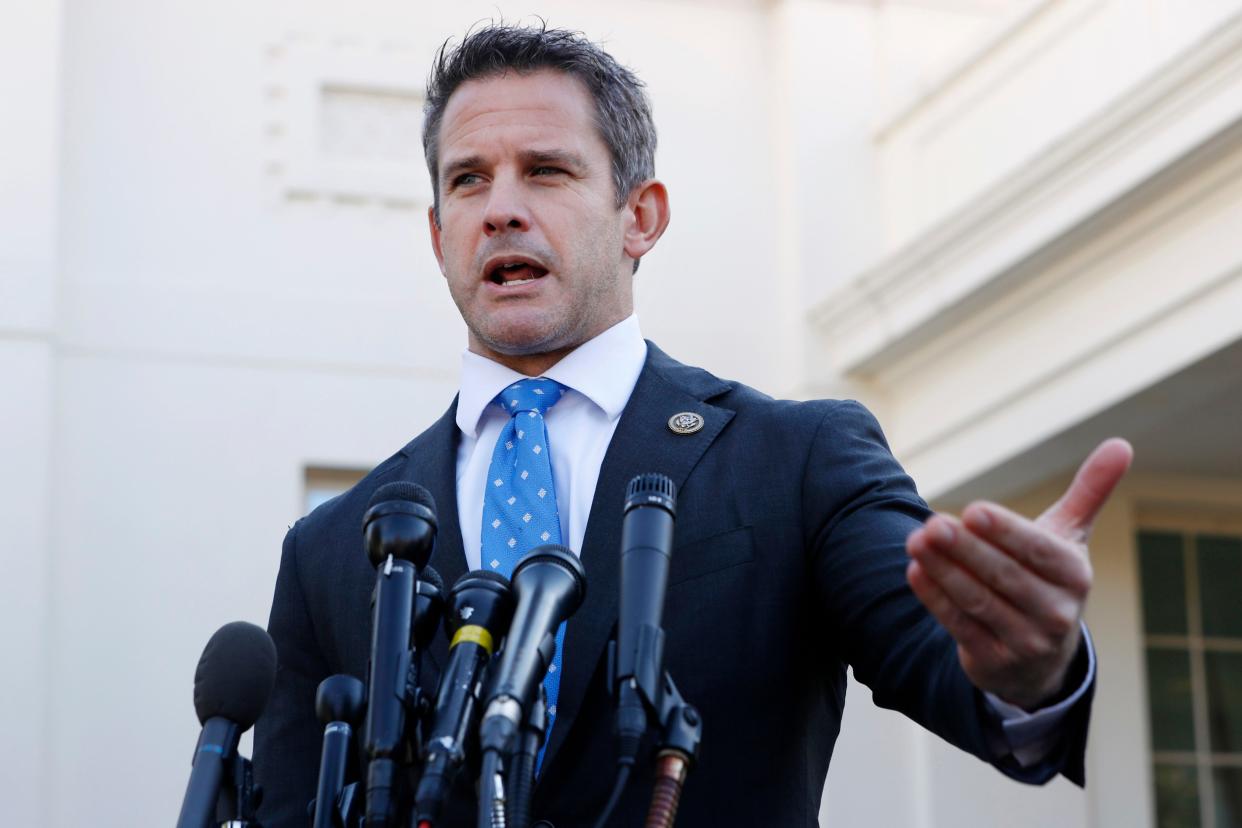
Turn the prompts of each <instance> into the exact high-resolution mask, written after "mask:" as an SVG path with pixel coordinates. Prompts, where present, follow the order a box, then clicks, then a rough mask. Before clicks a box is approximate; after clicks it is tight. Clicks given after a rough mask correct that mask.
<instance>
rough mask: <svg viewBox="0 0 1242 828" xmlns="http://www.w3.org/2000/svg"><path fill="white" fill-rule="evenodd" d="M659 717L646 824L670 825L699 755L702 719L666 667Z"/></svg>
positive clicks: (650, 826)
mask: <svg viewBox="0 0 1242 828" xmlns="http://www.w3.org/2000/svg"><path fill="white" fill-rule="evenodd" d="M659 720H660V721H661V722H662V723H663V726H662V728H661V734H660V739H659V740H658V741H657V743H656V746H655V753H656V770H655V787H654V788H653V790H652V792H651V804H650V806H649V807H648V809H647V822H646V828H672V826H673V822H674V820H676V819H677V805H678V803H679V802H680V801H681V789H682V786H683V785H685V783H686V774H687V773H689V771H690V767H691V766H692V765H693V764H694V760H695V757H697V756H698V752H699V742H700V741H701V740H702V738H703V719H702V717H701V716H699V711H698V710H696V709H695V708H694V706H693V705H691V704H688V703H687V702H686V700H685V699H683V698H682V696H681V693H680V691H678V689H677V685H675V684H674V683H673V677H672V676H671V675H669V674H668V672H667V671H665V673H664V693H663V704H662V705H661V710H660V716H659Z"/></svg>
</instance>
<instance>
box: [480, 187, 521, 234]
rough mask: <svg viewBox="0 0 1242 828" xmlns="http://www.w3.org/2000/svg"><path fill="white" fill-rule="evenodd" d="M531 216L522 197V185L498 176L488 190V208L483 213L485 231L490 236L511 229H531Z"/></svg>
mask: <svg viewBox="0 0 1242 828" xmlns="http://www.w3.org/2000/svg"><path fill="white" fill-rule="evenodd" d="M529 229H530V216H529V213H528V212H527V209H526V203H525V200H524V199H523V198H522V188H521V185H520V184H519V183H518V182H516V181H511V180H508V178H507V177H500V176H497V177H496V178H495V179H494V180H493V181H492V185H491V187H490V188H489V190H488V198H487V208H486V210H485V211H484V213H483V231H484V233H486V234H487V235H489V236H494V235H498V234H500V233H506V232H509V231H511V230H529Z"/></svg>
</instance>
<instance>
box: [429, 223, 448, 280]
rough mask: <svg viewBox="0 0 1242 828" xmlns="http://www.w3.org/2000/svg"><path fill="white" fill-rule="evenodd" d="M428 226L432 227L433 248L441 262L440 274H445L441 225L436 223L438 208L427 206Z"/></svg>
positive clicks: (437, 259)
mask: <svg viewBox="0 0 1242 828" xmlns="http://www.w3.org/2000/svg"><path fill="white" fill-rule="evenodd" d="M427 226H428V227H430V228H431V249H432V250H434V251H435V254H436V261H437V262H439V264H440V275H444V250H443V249H442V248H441V247H440V225H438V224H436V208H435V207H428V208H427Z"/></svg>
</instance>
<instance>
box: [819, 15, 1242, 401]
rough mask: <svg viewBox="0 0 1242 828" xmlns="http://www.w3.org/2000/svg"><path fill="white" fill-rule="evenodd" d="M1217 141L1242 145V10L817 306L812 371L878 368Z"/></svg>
mask: <svg viewBox="0 0 1242 828" xmlns="http://www.w3.org/2000/svg"><path fill="white" fill-rule="evenodd" d="M1222 145H1226V149H1227V148H1231V147H1234V146H1239V145H1242V14H1237V15H1234V16H1233V17H1231V18H1230V19H1229V20H1228V21H1227V22H1226V23H1225V24H1223V25H1221V26H1219V27H1218V28H1216V29H1215V30H1214V31H1213V32H1212V33H1211V34H1210V35H1209V36H1207V37H1206V38H1205V39H1203V40H1202V41H1200V42H1198V43H1196V44H1194V46H1193V47H1191V48H1189V49H1187V50H1185V51H1183V52H1182V53H1181V54H1180V55H1178V56H1177V57H1176V58H1174V59H1173V60H1171V61H1170V62H1169V63H1167V64H1165V65H1164V66H1162V67H1161V68H1160V69H1159V70H1157V71H1156V72H1154V73H1153V74H1151V75H1150V76H1148V77H1146V78H1143V79H1142V80H1140V81H1139V82H1138V83H1136V84H1134V85H1133V86H1132V87H1131V89H1130V91H1129V93H1127V94H1126V95H1124V96H1123V97H1122V98H1121V99H1119V100H1117V101H1115V102H1114V103H1113V104H1112V105H1110V106H1108V107H1106V108H1104V109H1102V110H1101V111H1099V112H1098V113H1097V114H1096V115H1095V116H1094V117H1093V118H1092V119H1091V120H1090V121H1088V122H1087V123H1085V124H1083V125H1082V126H1081V127H1080V128H1078V129H1077V130H1076V131H1074V132H1073V133H1072V134H1071V135H1069V136H1068V137H1066V138H1065V139H1064V140H1062V141H1059V142H1058V143H1056V144H1055V145H1053V146H1051V147H1049V148H1048V149H1047V150H1045V151H1044V152H1042V153H1041V154H1039V155H1038V156H1037V157H1034V158H1032V159H1031V160H1030V162H1029V163H1028V164H1026V165H1024V166H1022V167H1021V168H1020V169H1018V170H1017V171H1015V172H1014V173H1013V174H1012V175H1009V176H1008V177H1006V178H1004V179H1002V180H1000V181H999V182H997V183H996V184H994V185H993V186H992V187H990V188H989V189H988V191H987V192H986V193H984V194H983V195H982V196H981V197H979V198H978V199H974V200H972V201H971V203H970V204H969V205H968V206H966V207H965V208H963V209H961V210H959V211H958V212H956V213H955V214H953V215H951V216H949V217H948V218H946V219H944V220H943V221H941V222H939V223H938V224H936V225H934V226H933V227H932V228H931V229H929V230H928V231H926V232H924V233H922V234H921V235H920V236H919V237H918V238H916V239H915V240H913V241H912V242H910V243H909V244H907V245H905V246H904V247H902V248H900V249H899V250H897V251H895V252H894V253H893V254H891V255H889V256H888V257H886V258H885V259H884V260H882V261H881V262H879V263H878V264H877V265H875V266H874V267H872V268H870V269H868V270H866V271H864V272H863V273H861V274H859V275H858V276H857V277H856V278H854V279H853V280H851V281H850V282H849V283H847V284H846V285H845V286H844V287H843V288H841V289H840V290H838V291H836V292H834V293H833V294H831V295H830V296H828V297H827V298H826V299H825V300H824V301H822V302H820V303H819V304H818V305H817V306H816V307H814V308H813V309H812V310H811V312H810V314H809V319H810V324H811V327H812V331H813V332H814V333H816V334H817V335H818V337H819V338H820V340H821V341H822V342H824V348H823V349H822V354H823V355H824V356H826V357H827V360H826V361H824V369H823V370H825V372H827V373H836V374H851V375H856V376H859V377H862V378H865V377H868V376H873V375H875V374H877V373H879V372H881V371H882V370H883V369H884V368H885V367H886V366H888V365H890V364H891V363H893V362H894V361H896V360H898V359H900V358H901V357H903V356H905V355H907V354H909V353H911V352H913V351H915V350H917V349H918V348H919V347H920V346H922V345H923V344H925V343H926V342H928V341H929V340H931V339H933V338H934V337H936V336H937V335H939V334H940V333H942V332H944V331H945V330H948V329H950V328H951V327H953V326H954V325H955V324H957V323H958V322H960V321H961V320H962V319H964V318H966V317H967V316H968V315H970V314H971V313H973V312H975V311H977V310H978V309H979V307H980V306H982V305H984V304H986V303H987V302H989V301H990V300H991V299H992V298H993V297H995V296H996V295H998V294H1000V293H1003V292H1007V291H1009V290H1012V289H1013V288H1014V286H1015V285H1016V284H1020V283H1022V282H1025V281H1028V280H1030V279H1031V278H1033V277H1034V276H1036V275H1037V274H1038V273H1039V272H1040V271H1041V270H1042V268H1043V266H1044V265H1046V263H1047V262H1048V261H1049V260H1050V259H1055V258H1059V257H1061V256H1062V255H1064V254H1065V253H1066V252H1068V251H1069V250H1072V249H1074V248H1075V247H1076V246H1077V245H1078V244H1079V243H1080V242H1081V240H1082V236H1083V234H1082V232H1081V231H1082V229H1083V228H1084V227H1098V226H1099V223H1100V221H1110V222H1111V221H1116V220H1117V219H1118V218H1119V217H1124V216H1125V215H1129V214H1131V213H1133V212H1134V211H1135V210H1136V209H1138V208H1139V207H1140V206H1142V205H1143V204H1144V203H1147V202H1148V201H1150V199H1151V198H1152V196H1153V194H1152V192H1151V187H1150V186H1149V185H1152V184H1153V183H1157V182H1158V183H1160V184H1161V185H1164V186H1167V185H1168V184H1169V183H1170V182H1169V178H1170V173H1171V172H1176V173H1179V174H1181V175H1183V176H1185V175H1191V174H1193V173H1194V172H1195V170H1197V169H1198V168H1199V166H1200V163H1199V161H1200V158H1201V156H1202V155H1203V154H1204V153H1209V154H1210V155H1212V156H1213V157H1216V156H1218V155H1219V153H1220V152H1221V149H1222ZM1164 186H1161V187H1160V189H1161V190H1163V189H1164Z"/></svg>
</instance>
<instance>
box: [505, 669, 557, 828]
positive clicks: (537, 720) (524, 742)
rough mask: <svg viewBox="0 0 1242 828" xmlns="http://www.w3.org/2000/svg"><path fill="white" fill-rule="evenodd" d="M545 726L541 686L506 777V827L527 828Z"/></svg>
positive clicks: (544, 707)
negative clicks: (507, 780)
mask: <svg viewBox="0 0 1242 828" xmlns="http://www.w3.org/2000/svg"><path fill="white" fill-rule="evenodd" d="M547 726H548V716H547V696H546V694H545V693H544V688H543V685H540V686H539V697H538V698H537V699H535V702H534V703H533V704H532V705H531V706H530V715H528V716H527V717H526V721H525V722H523V723H522V732H521V734H520V735H519V736H518V749H517V751H516V752H515V754H514V759H513V762H512V770H511V771H510V774H509V828H529V826H530V803H531V799H532V797H533V794H534V790H535V765H536V762H537V761H538V758H539V748H540V747H542V746H543V737H544V735H545V733H544V732H545V730H546V729H547Z"/></svg>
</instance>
